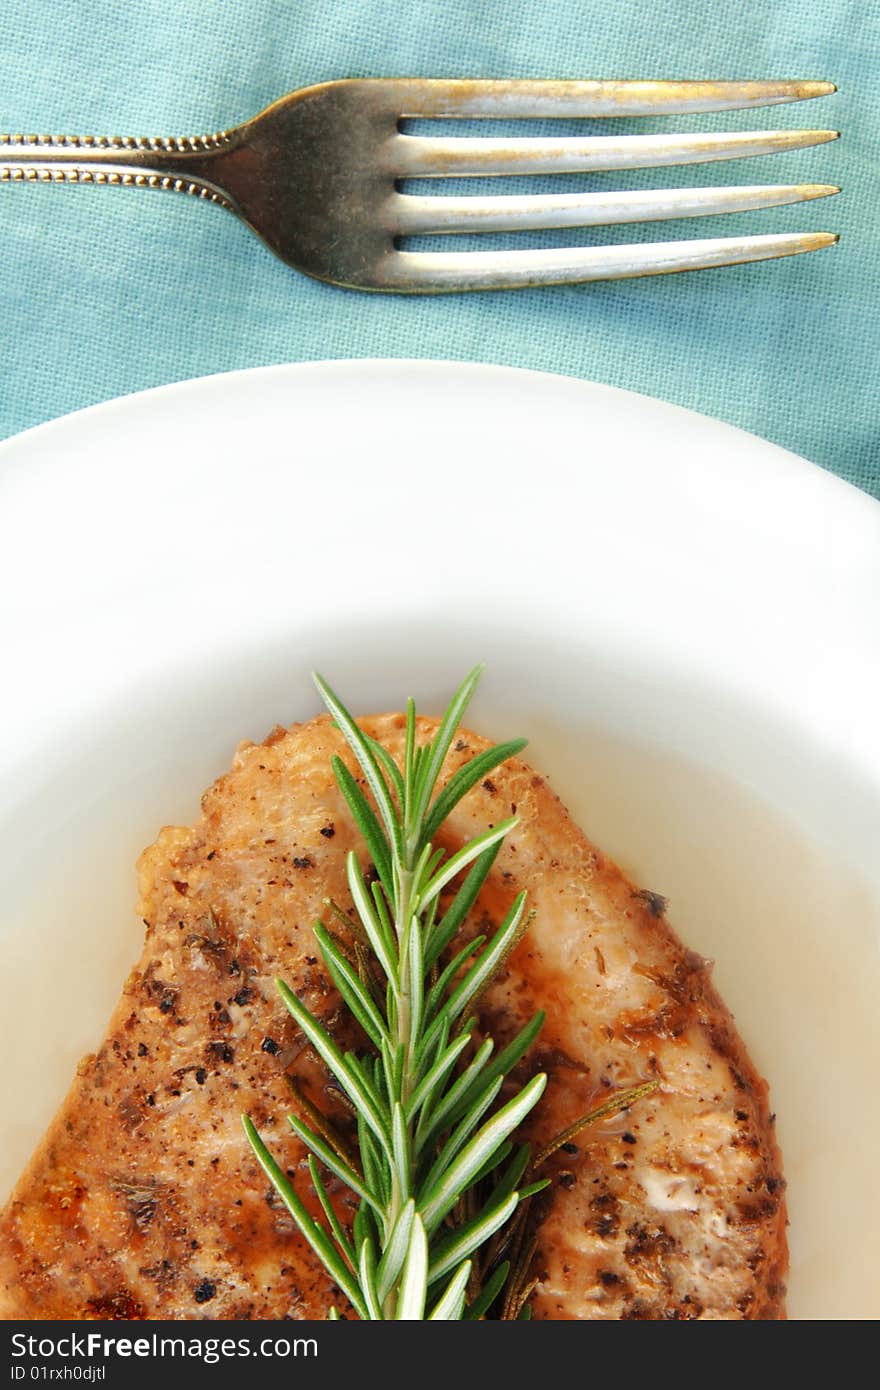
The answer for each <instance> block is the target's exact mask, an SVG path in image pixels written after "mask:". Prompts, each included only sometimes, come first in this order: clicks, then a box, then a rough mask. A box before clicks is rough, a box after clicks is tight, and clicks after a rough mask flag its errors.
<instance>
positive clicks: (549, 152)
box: [0, 78, 839, 294]
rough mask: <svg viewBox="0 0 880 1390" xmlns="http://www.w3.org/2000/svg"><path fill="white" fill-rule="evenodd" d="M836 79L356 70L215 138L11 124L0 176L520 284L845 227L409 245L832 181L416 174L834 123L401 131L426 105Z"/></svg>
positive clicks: (439, 108)
mask: <svg viewBox="0 0 880 1390" xmlns="http://www.w3.org/2000/svg"><path fill="white" fill-rule="evenodd" d="M834 90H835V88H834V86H833V85H832V84H831V83H830V82H781V81H780V82H624V81H620V82H618V81H607V82H554V81H458V80H455V81H453V80H450V81H447V80H434V79H431V80H420V79H404V78H401V79H353V80H346V81H340V82H328V83H323V84H321V85H320V86H315V87H306V88H303V89H302V90H300V91H296V92H291V93H289V95H287V96H285V97H282V98H281V100H280V101H276V102H275V103H274V104H273V105H272V106H269V107H267V108H266V110H265V111H262V112H261V113H260V114H259V115H258V116H255V117H254V119H253V120H251V121H248V122H246V123H245V124H244V125H240V126H236V127H235V128H234V129H232V130H228V131H221V132H220V133H219V134H217V135H202V136H185V137H176V138H169V139H163V138H153V137H132V136H118V135H114V136H94V135H91V136H90V135H86V136H73V135H61V136H50V135H2V136H0V180H11V181H15V180H19V179H24V180H37V179H39V180H45V181H47V182H64V181H68V182H74V183H97V184H121V185H126V186H128V185H132V186H135V187H149V188H164V189H173V190H175V191H177V192H181V193H188V194H192V195H194V196H196V197H199V198H204V199H206V200H208V201H209V202H213V203H219V204H220V205H221V206H222V207H225V208H228V209H229V210H230V212H234V213H235V214H236V215H237V216H238V217H240V218H241V220H242V221H243V222H245V223H246V224H247V225H248V226H249V227H251V228H252V229H253V231H255V232H256V233H257V235H258V236H260V237H261V238H262V240H263V241H264V242H265V243H266V244H267V245H268V246H269V247H271V249H272V250H273V251H274V252H275V253H276V254H277V255H278V256H280V257H281V259H282V260H284V261H286V262H287V264H288V265H291V266H293V267H294V268H295V269H296V270H301V271H304V272H305V273H306V274H307V275H312V276H315V277H317V279H319V280H327V281H330V282H331V283H332V284H336V285H344V286H348V287H349V288H352V289H362V290H393V291H398V292H403V293H410V294H412V293H427V294H433V293H440V292H443V291H454V290H481V289H482V290H486V289H508V288H514V287H519V286H525V285H554V284H564V283H573V282H578V281H585V280H616V279H621V278H623V277H625V276H630V275H661V274H667V273H670V272H672V271H677V270H702V269H705V268H708V267H710V266H723V265H735V264H739V263H741V262H744V261H756V260H769V259H771V258H773V257H776V256H790V255H795V254H797V253H798V252H802V251H816V250H819V249H820V248H821V247H824V246H828V245H830V244H832V243H833V242H835V241H836V240H837V237H836V236H834V235H833V234H831V233H829V232H807V233H792V234H789V233H783V234H777V235H772V236H747V237H733V238H728V237H724V238H713V239H711V240H699V241H698V240H689V241H667V242H655V243H641V244H635V245H616V246H600V247H572V248H570V249H564V250H555V249H547V250H545V249H541V250H523V251H508V250H504V251H465V252H456V251H449V252H446V251H411V250H406V249H401V248H400V245H399V243H400V241H401V239H402V238H406V237H413V236H428V235H435V234H439V233H455V232H510V231H520V230H526V229H543V228H560V227H590V226H602V225H608V226H614V225H617V224H619V223H625V222H637V221H655V220H661V219H663V218H673V217H674V218H678V217H700V216H704V215H706V214H709V213H721V212H740V211H744V210H746V209H752V208H761V207H769V206H772V205H774V204H779V203H793V202H799V201H802V200H804V199H809V198H821V197H824V196H825V195H826V194H829V193H837V192H839V189H837V188H835V187H833V186H830V185H827V184H800V185H792V184H781V185H771V184H766V185H757V186H748V187H722V188H680V189H674V190H670V189H657V190H650V191H646V192H625V193H609V192H604V191H603V192H594V193H561V194H558V195H554V196H533V197H482V196H480V197H444V196H436V197H416V196H414V195H412V194H409V193H404V192H401V191H400V190H399V187H398V185H399V183H400V181H401V180H404V179H409V178H434V179H440V178H444V177H454V178H460V177H462V176H466V177H467V176H481V175H495V174H497V175H502V176H503V175H510V174H562V173H586V172H592V171H594V170H600V171H606V170H615V169H644V168H651V167H657V166H663V165H671V164H698V163H705V162H708V161H711V160H726V159H736V158H741V157H743V156H749V155H758V154H773V153H776V152H777V151H781V150H792V149H798V148H802V147H803V146H805V145H816V144H820V143H822V142H823V141H826V140H834V139H836V137H837V132H836V131H832V130H762V131H739V132H735V133H731V134H686V135H681V134H669V135H665V134H664V135H622V136H608V135H598V136H596V135H594V136H587V137H586V138H583V139H582V138H558V139H557V138H551V139H547V138H541V139H537V138H526V139H508V138H498V137H497V136H491V135H489V136H487V137H485V138H480V139H473V138H466V137H456V136H455V135H452V136H446V135H441V136H436V137H435V136H427V137H425V136H418V135H410V134H405V133H403V132H402V131H401V129H400V123H401V121H402V120H405V119H407V118H413V117H420V118H426V117H427V118H444V119H445V118H452V119H453V120H454V119H456V118H459V119H460V118H465V117H482V118H488V119H490V120H492V119H507V118H522V119H536V118H540V119H544V118H546V117H567V118H572V117H609V116H658V115H673V114H679V113H685V112H686V113H691V112H704V111H721V110H737V109H742V108H745V107H756V106H770V105H775V104H777V103H780V102H788V101H800V100H803V99H804V98H807V97H817V96H826V95H828V94H829V93H831V92H833V91H834Z"/></svg>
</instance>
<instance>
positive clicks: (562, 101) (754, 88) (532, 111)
mask: <svg viewBox="0 0 880 1390" xmlns="http://www.w3.org/2000/svg"><path fill="white" fill-rule="evenodd" d="M398 87H399V91H400V113H401V115H402V116H412V117H417V116H421V117H431V116H488V117H492V116H496V117H504V118H508V117H512V118H518V117H523V118H528V117H533V118H539V117H546V116H551V117H556V116H568V117H580V116H652V115H666V114H670V115H672V114H674V113H678V112H683V111H735V110H742V109H743V108H745V107H750V106H775V105H778V104H779V103H781V102H787V101H805V100H808V99H809V98H811V97H821V96H828V95H830V93H832V92H834V91H836V90H837V89H836V87H835V86H834V83H833V82H618V81H612V82H543V81H534V82H533V81H527V80H525V81H516V80H510V81H473V82H469V81H461V80H451V81H446V80H442V79H440V80H438V79H433V80H430V81H421V82H402V83H399V84H398Z"/></svg>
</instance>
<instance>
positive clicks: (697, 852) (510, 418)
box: [0, 362, 880, 1318]
mask: <svg viewBox="0 0 880 1390" xmlns="http://www.w3.org/2000/svg"><path fill="white" fill-rule="evenodd" d="M0 515H2V525H3V546H2V554H0V580H2V583H0V604H2V611H3V656H4V668H5V677H4V680H3V682H2V688H0V714H2V718H0V731H2V733H0V771H2V774H3V775H2V780H0V786H2V793H0V847H2V854H0V857H2V863H0V894H2V896H0V901H2V902H3V904H4V915H5V923H4V928H3V933H2V936H0V960H2V964H3V967H4V968H3V979H4V980H5V982H6V985H5V1010H4V1013H5V1018H4V1034H5V1036H4V1041H3V1049H4V1066H3V1068H2V1071H0V1098H2V1110H3V1114H4V1116H5V1117H6V1122H5V1130H6V1135H7V1144H6V1154H5V1159H4V1169H3V1174H2V1180H3V1183H4V1185H5V1186H7V1187H8V1185H9V1184H10V1183H11V1181H12V1180H13V1178H14V1176H15V1173H16V1172H17V1171H18V1170H19V1168H20V1166H21V1164H22V1163H23V1162H24V1160H25V1159H26V1156H27V1154H28V1153H29V1151H30V1149H31V1148H32V1146H33V1144H34V1142H35V1141H36V1140H37V1138H38V1137H39V1134H40V1133H41V1131H42V1129H43V1127H44V1126H45V1124H46V1122H47V1120H48V1119H49V1117H50V1115H51V1113H52V1111H53V1109H54V1108H55V1106H56V1105H57V1104H58V1102H59V1101H60V1100H61V1098H62V1096H63V1094H64V1091H65V1089H66V1086H67V1084H68V1081H69V1078H70V1075H71V1073H72V1070H73V1067H74V1065H75V1062H76V1059H77V1058H78V1056H79V1055H80V1054H81V1053H82V1052H84V1051H86V1050H87V1049H89V1048H90V1047H92V1048H93V1047H94V1046H95V1045H96V1044H97V1042H98V1040H99V1038H100V1036H101V1032H102V1029H103V1026H104V1023H105V1021H106V1018H107V1016H108V1015H109V1012H110V1010H111V1008H112V1005H113V1002H114V1000H115V997H116V995H117V993H118V990H119V987H120V984H121V981H122V979H123V977H124V974H125V972H126V970H127V968H128V965H129V963H130V962H131V960H133V959H134V958H135V957H136V956H137V954H138V952H139V939H140V938H139V927H138V924H137V922H135V921H134V920H133V916H132V912H131V904H132V902H133V899H134V879H133V863H134V859H135V857H136V855H137V853H138V852H139V850H140V849H141V847H142V846H143V845H144V844H145V843H147V842H148V841H149V840H151V839H152V838H153V836H154V834H155V832H156V830H157V829H158V827H159V826H160V825H161V824H163V823H165V822H169V821H171V822H173V821H182V822H186V821H188V820H190V819H192V817H193V816H194V815H195V813H196V809H197V800H198V795H199V793H200V791H201V789H202V788H203V787H204V786H205V785H207V783H208V782H209V781H210V780H211V778H212V777H213V776H214V775H215V774H217V773H218V772H220V771H222V770H223V769H224V768H225V767H226V766H227V764H228V762H229V759H230V756H231V753H232V750H233V747H234V745H235V743H236V742H237V741H238V740H239V739H240V738H243V737H260V736H262V734H264V733H265V732H266V730H267V729H268V728H269V727H270V726H271V725H272V724H273V723H275V722H276V721H284V722H288V721H290V720H292V719H296V718H301V717H305V716H308V715H309V714H311V713H312V712H313V711H314V710H315V708H316V701H315V697H314V695H313V693H312V691H311V689H310V686H309V682H308V671H309V669H310V668H311V667H314V666H317V667H320V668H321V669H322V670H323V671H324V672H325V674H326V675H327V676H328V677H330V678H331V679H332V681H333V682H334V684H335V685H336V686H337V687H338V688H339V689H340V690H341V691H342V692H343V694H344V695H345V696H346V698H347V699H348V701H349V702H350V703H351V704H353V705H354V707H355V708H356V709H359V710H364V711H366V710H368V709H371V708H380V707H386V708H387V707H388V706H389V705H395V706H396V705H399V704H400V702H401V700H402V698H403V697H404V696H405V695H406V694H407V693H410V692H411V693H413V694H415V695H416V696H417V697H418V698H419V700H420V702H422V703H423V704H424V706H425V707H427V708H430V707H433V708H437V707H438V705H439V704H440V701H441V699H442V698H443V696H444V695H445V694H447V693H448V692H449V690H450V689H451V687H452V686H453V685H454V683H455V682H456V681H457V679H458V678H459V676H460V675H461V674H462V673H463V672H464V670H465V669H466V668H467V667H469V666H470V665H471V664H472V663H473V662H474V660H476V659H478V658H481V657H482V658H484V659H485V660H486V661H487V662H488V671H487V674H486V676H485V679H484V689H483V692H482V693H481V695H480V697H479V699H478V702H477V704H476V705H475V707H474V712H473V722H474V723H475V724H477V725H478V726H479V727H481V728H482V729H484V730H485V731H486V732H490V733H492V734H493V735H495V736H499V737H500V736H504V735H507V734H510V733H512V732H518V733H519V732H522V733H525V734H527V735H528V736H529V737H530V739H531V744H532V748H531V757H532V760H533V761H534V762H535V763H536V764H537V765H538V766H540V767H541V768H542V769H543V770H545V771H546V772H548V773H549V774H550V776H551V778H552V779H553V781H554V784H555V785H556V787H557V789H558V790H559V791H560V792H561V794H562V796H563V798H564V799H565V800H566V801H567V802H568V803H569V804H570V805H571V806H572V808H573V809H574V811H575V812H576V814H577V815H578V817H579V819H580V820H581V822H582V824H583V825H584V827H585V829H586V830H587V831H588V832H589V833H590V834H591V835H592V836H593V837H594V838H595V839H597V840H598V841H599V843H601V844H602V845H603V846H604V847H605V848H606V849H607V850H608V851H609V852H610V853H612V854H614V855H615V856H616V857H617V858H619V859H620V860H621V861H622V862H623V863H624V865H625V866H626V867H627V868H628V869H629V870H630V871H631V872H633V873H634V875H636V876H637V877H638V878H639V879H640V880H641V881H642V882H643V883H645V884H647V885H648V886H649V887H651V888H653V889H656V890H658V891H660V892H663V893H665V894H666V895H668V896H669V897H670V899H671V902H672V908H671V917H672V920H673V922H674V923H675V924H676V926H677V927H678V929H679V931H680V932H681V934H682V935H683V936H684V937H685V939H686V940H687V942H688V943H689V944H690V945H691V946H693V947H694V948H695V949H697V950H700V951H702V952H704V953H705V954H707V955H711V956H713V957H714V958H715V959H716V962H717V965H716V980H717V982H718V983H719V985H720V988H721V990H722V992H723V993H724V995H725V996H726V998H727V1000H728V1002H729V1003H730V1005H731V1006H732V1008H733V1009H734V1012H735V1013H736V1015H737V1018H738V1021H739V1025H740V1027H741V1030H742V1032H743V1034H744V1036H745V1037H746V1039H747V1041H748V1043H749V1045H750V1047H751V1049H752V1052H753V1055H754V1057H755V1060H756V1062H757V1064H758V1066H759V1067H760V1068H762V1069H763V1071H764V1072H765V1074H766V1075H767V1076H768V1077H769V1079H770V1082H771V1086H772V1095H773V1103H774V1107H775V1109H776V1110H777V1112H778V1116H779V1132H780V1136H781V1140H782V1144H783V1148H784V1151H785V1156H786V1169H787V1173H788V1178H789V1197H790V1206H791V1223H792V1224H791V1245H792V1274H791V1298H790V1310H791V1314H792V1316H795V1317H825V1318H827V1317H846V1316H849V1317H853V1316H859V1317H866V1318H867V1317H876V1316H877V1315H878V1314H880V1287H878V1275H877V1261H876V1258H875V1250H874V1243H875V1236H876V1231H877V1228H878V1216H880V1198H878V1190H880V1189H878V1184H877V1182H876V1176H875V1167H876V1154H877V1152H878V1139H880V1126H878V1118H877V1107H876V1105H875V1104H874V1095H875V1091H876V1076H877V1068H878V1060H880V1059H878V1056H877V1035H876V1029H875V1026H874V1018H875V1015H876V1011H877V1007H878V1002H880V995H878V985H880V855H878V853H877V844H878V838H880V714H878V712H880V508H878V506H877V505H876V503H874V502H872V501H871V500H869V499H868V498H867V497H865V496H863V495H862V494H860V493H857V492H856V491H855V490H854V489H851V488H849V487H847V486H846V485H845V484H842V483H840V482H838V481H836V480H835V479H833V478H831V477H830V476H828V475H827V474H824V473H822V472H820V471H819V470H818V469H815V468H813V467H812V466H810V465H809V464H807V463H805V462H804V461H803V460H800V459H796V458H794V457H793V456H792V455H790V454H787V453H785V452H783V451H782V450H780V449H777V448H775V447H773V446H771V445H769V444H765V443H762V442H761V441H759V440H757V439H754V438H752V437H751V436H748V435H745V434H742V433H740V432H739V431H736V430H733V429H730V428H729V427H727V426H723V425H720V424H717V423H715V422H712V421H710V420H706V419H703V418H702V417H699V416H696V415H692V414H690V413H688V412H685V411H682V410H679V409H676V408H674V407H670V406H666V405H662V404H660V403H658V402H656V401H651V400H647V399H644V398H642V397H638V396H634V395H630V394H628V393H625V392H621V391H615V390H611V389H609V388H606V387H601V386H591V385H587V384H584V383H578V382H572V381H568V380H565V379H562V378H558V377H550V376H541V375H538V374H535V373H529V372H514V371H510V370H506V369H496V368H491V367H474V366H461V365H452V364H444V363H403V362H387V363H382V362H376V363H370V362H358V363H341V362H340V363H327V364H316V365H309V366H293V367H275V368H267V369H264V370H259V371H254V372H240V373H234V374H232V375H229V376H219V377H212V378H209V379H206V380H202V381H196V382H188V383H184V384H182V385H178V386H172V387H167V388H164V389H162V390H159V391H152V392H148V393H146V394H144V395H141V396H135V397H131V398H128V399H126V400H123V401H117V402H114V403H111V404H109V405H105V406H100V407H97V408H96V409H93V410H88V411H85V412H83V413H81V414H79V415H74V416H72V417H69V418H67V419H65V420H61V421H58V422H56V423H53V424H51V425H47V426H43V427H41V428H39V429H37V430H34V431H31V432H30V433H29V434H26V435H23V436H21V437H20V438H18V439H17V440H13V441H12V442H10V443H8V444H6V445H5V446H3V447H2V448H0Z"/></svg>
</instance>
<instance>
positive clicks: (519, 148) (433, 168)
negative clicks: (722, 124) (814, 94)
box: [393, 130, 839, 178]
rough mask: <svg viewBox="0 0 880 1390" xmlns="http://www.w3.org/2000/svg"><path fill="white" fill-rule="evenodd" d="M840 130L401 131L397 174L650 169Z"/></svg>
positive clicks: (743, 153)
mask: <svg viewBox="0 0 880 1390" xmlns="http://www.w3.org/2000/svg"><path fill="white" fill-rule="evenodd" d="M838 134H839V132H838V131H836V130H743V131H733V132H725V133H719V134H714V135H706V134H702V135H621V136H612V135H600V136H596V137H595V138H593V139H591V140H590V139H587V140H580V139H576V138H572V139H557V140H547V139H524V140H520V139H509V140H492V139H485V140H484V139H470V138H460V139H456V138H453V139H450V140H446V139H435V138H433V137H431V136H428V137H423V136H418V135H398V136H397V137H396V139H395V140H394V142H393V153H394V158H395V170H396V174H397V177H398V178H415V177H418V178H444V177H446V178H450V177H451V178H459V177H462V176H465V177H467V176H470V175H479V174H569V173H570V174H575V173H581V174H586V173H595V172H597V171H601V170H606V169H650V168H657V167H659V166H661V165H667V164H706V163H709V162H711V161H712V160H716V159H743V158H745V157H747V156H749V155H758V154H775V153H777V152H778V151H780V150H797V149H803V148H804V147H805V146H807V145H821V144H824V143H825V142H826V141H828V140H836V139H837V138H838Z"/></svg>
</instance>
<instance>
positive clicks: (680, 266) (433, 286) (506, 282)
mask: <svg viewBox="0 0 880 1390" xmlns="http://www.w3.org/2000/svg"><path fill="white" fill-rule="evenodd" d="M837 240H838V238H837V237H836V236H835V235H834V234H833V233H832V232H810V233H806V234H800V235H797V234H788V233H786V234H782V235H773V236H753V237H741V238H727V237H724V238H720V239H713V240H711V241H663V242H652V243H636V244H634V245H631V246H600V247H575V248H571V249H568V250H563V251H555V250H553V251H543V250H542V251H499V252H494V251H464V252H446V251H437V252H434V251H397V252H395V253H394V254H393V255H392V256H390V257H389V258H388V261H387V262H386V270H385V277H384V278H385V283H386V286H387V288H388V289H394V290H402V291H410V292H420V293H423V294H432V293H433V294H440V293H443V292H444V291H453V290H503V289H518V288H520V287H523V286H526V285H565V284H577V283H580V282H583V281H587V280H622V279H625V278H626V277H627V276H634V275H669V274H672V273H673V272H674V271H678V270H707V269H709V268H710V267H713V266H725V265H741V264H743V263H744V262H747V261H766V260H772V259H773V258H774V257H776V256H796V255H799V254H800V253H801V252H805V251H819V250H821V249H822V248H823V247H825V246H832V245H833V244H834V242H836V241H837Z"/></svg>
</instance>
